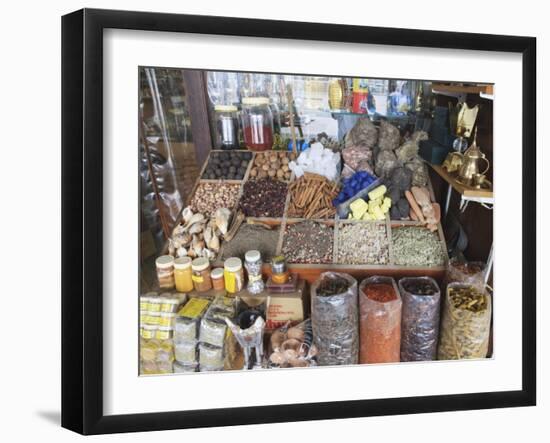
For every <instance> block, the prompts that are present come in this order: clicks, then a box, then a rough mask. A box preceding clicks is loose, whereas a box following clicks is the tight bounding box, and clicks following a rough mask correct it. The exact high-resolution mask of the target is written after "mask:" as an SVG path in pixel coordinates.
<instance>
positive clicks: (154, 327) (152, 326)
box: [142, 325, 158, 331]
mask: <svg viewBox="0 0 550 443" xmlns="http://www.w3.org/2000/svg"><path fill="white" fill-rule="evenodd" d="M142 328H143V329H145V330H146V331H156V330H157V328H158V326H156V325H143V326H142Z"/></svg>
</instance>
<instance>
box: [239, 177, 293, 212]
mask: <svg viewBox="0 0 550 443" xmlns="http://www.w3.org/2000/svg"><path fill="white" fill-rule="evenodd" d="M286 194H287V185H286V183H283V182H280V181H278V180H270V179H260V180H249V181H247V182H246V183H245V184H244V187H243V195H242V197H241V201H240V203H239V207H240V209H241V210H242V211H243V212H244V214H245V215H246V216H247V217H282V216H283V212H284V208H285V201H286Z"/></svg>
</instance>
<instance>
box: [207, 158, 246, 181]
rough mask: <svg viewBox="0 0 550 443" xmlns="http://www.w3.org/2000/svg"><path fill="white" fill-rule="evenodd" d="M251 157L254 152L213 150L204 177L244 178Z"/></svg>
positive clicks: (213, 178)
mask: <svg viewBox="0 0 550 443" xmlns="http://www.w3.org/2000/svg"><path fill="white" fill-rule="evenodd" d="M251 159H252V152H245V151H212V152H211V153H210V159H209V160H208V165H207V166H206V169H205V171H204V174H203V175H202V178H206V179H210V180H216V179H224V180H242V179H243V178H244V175H245V174H246V168H247V167H248V162H249V161H250V160H251Z"/></svg>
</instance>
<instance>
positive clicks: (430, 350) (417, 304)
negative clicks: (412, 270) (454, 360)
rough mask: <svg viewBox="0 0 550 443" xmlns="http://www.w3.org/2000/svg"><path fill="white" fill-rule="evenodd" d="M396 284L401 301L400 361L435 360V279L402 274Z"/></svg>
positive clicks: (437, 302) (437, 299) (437, 295)
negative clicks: (403, 276) (403, 275)
mask: <svg viewBox="0 0 550 443" xmlns="http://www.w3.org/2000/svg"><path fill="white" fill-rule="evenodd" d="M398 286H399V292H400V293H401V299H402V300H403V313H402V317H401V361H426V360H435V359H436V357H437V341H438V338H439V310H440V299H441V292H440V290H439V287H438V285H437V282H436V281H435V280H434V279H433V278H430V277H405V278H402V279H401V280H399V283H398ZM415 287H416V288H415ZM429 288H431V290H430V289H429ZM430 292H431V293H430Z"/></svg>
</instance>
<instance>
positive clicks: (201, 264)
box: [191, 257, 210, 271]
mask: <svg viewBox="0 0 550 443" xmlns="http://www.w3.org/2000/svg"><path fill="white" fill-rule="evenodd" d="M209 266H210V261H208V259H207V258H205V257H200V258H196V259H195V260H193V261H192V262H191V267H192V268H193V271H204V270H205V269H208V267H209Z"/></svg>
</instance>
